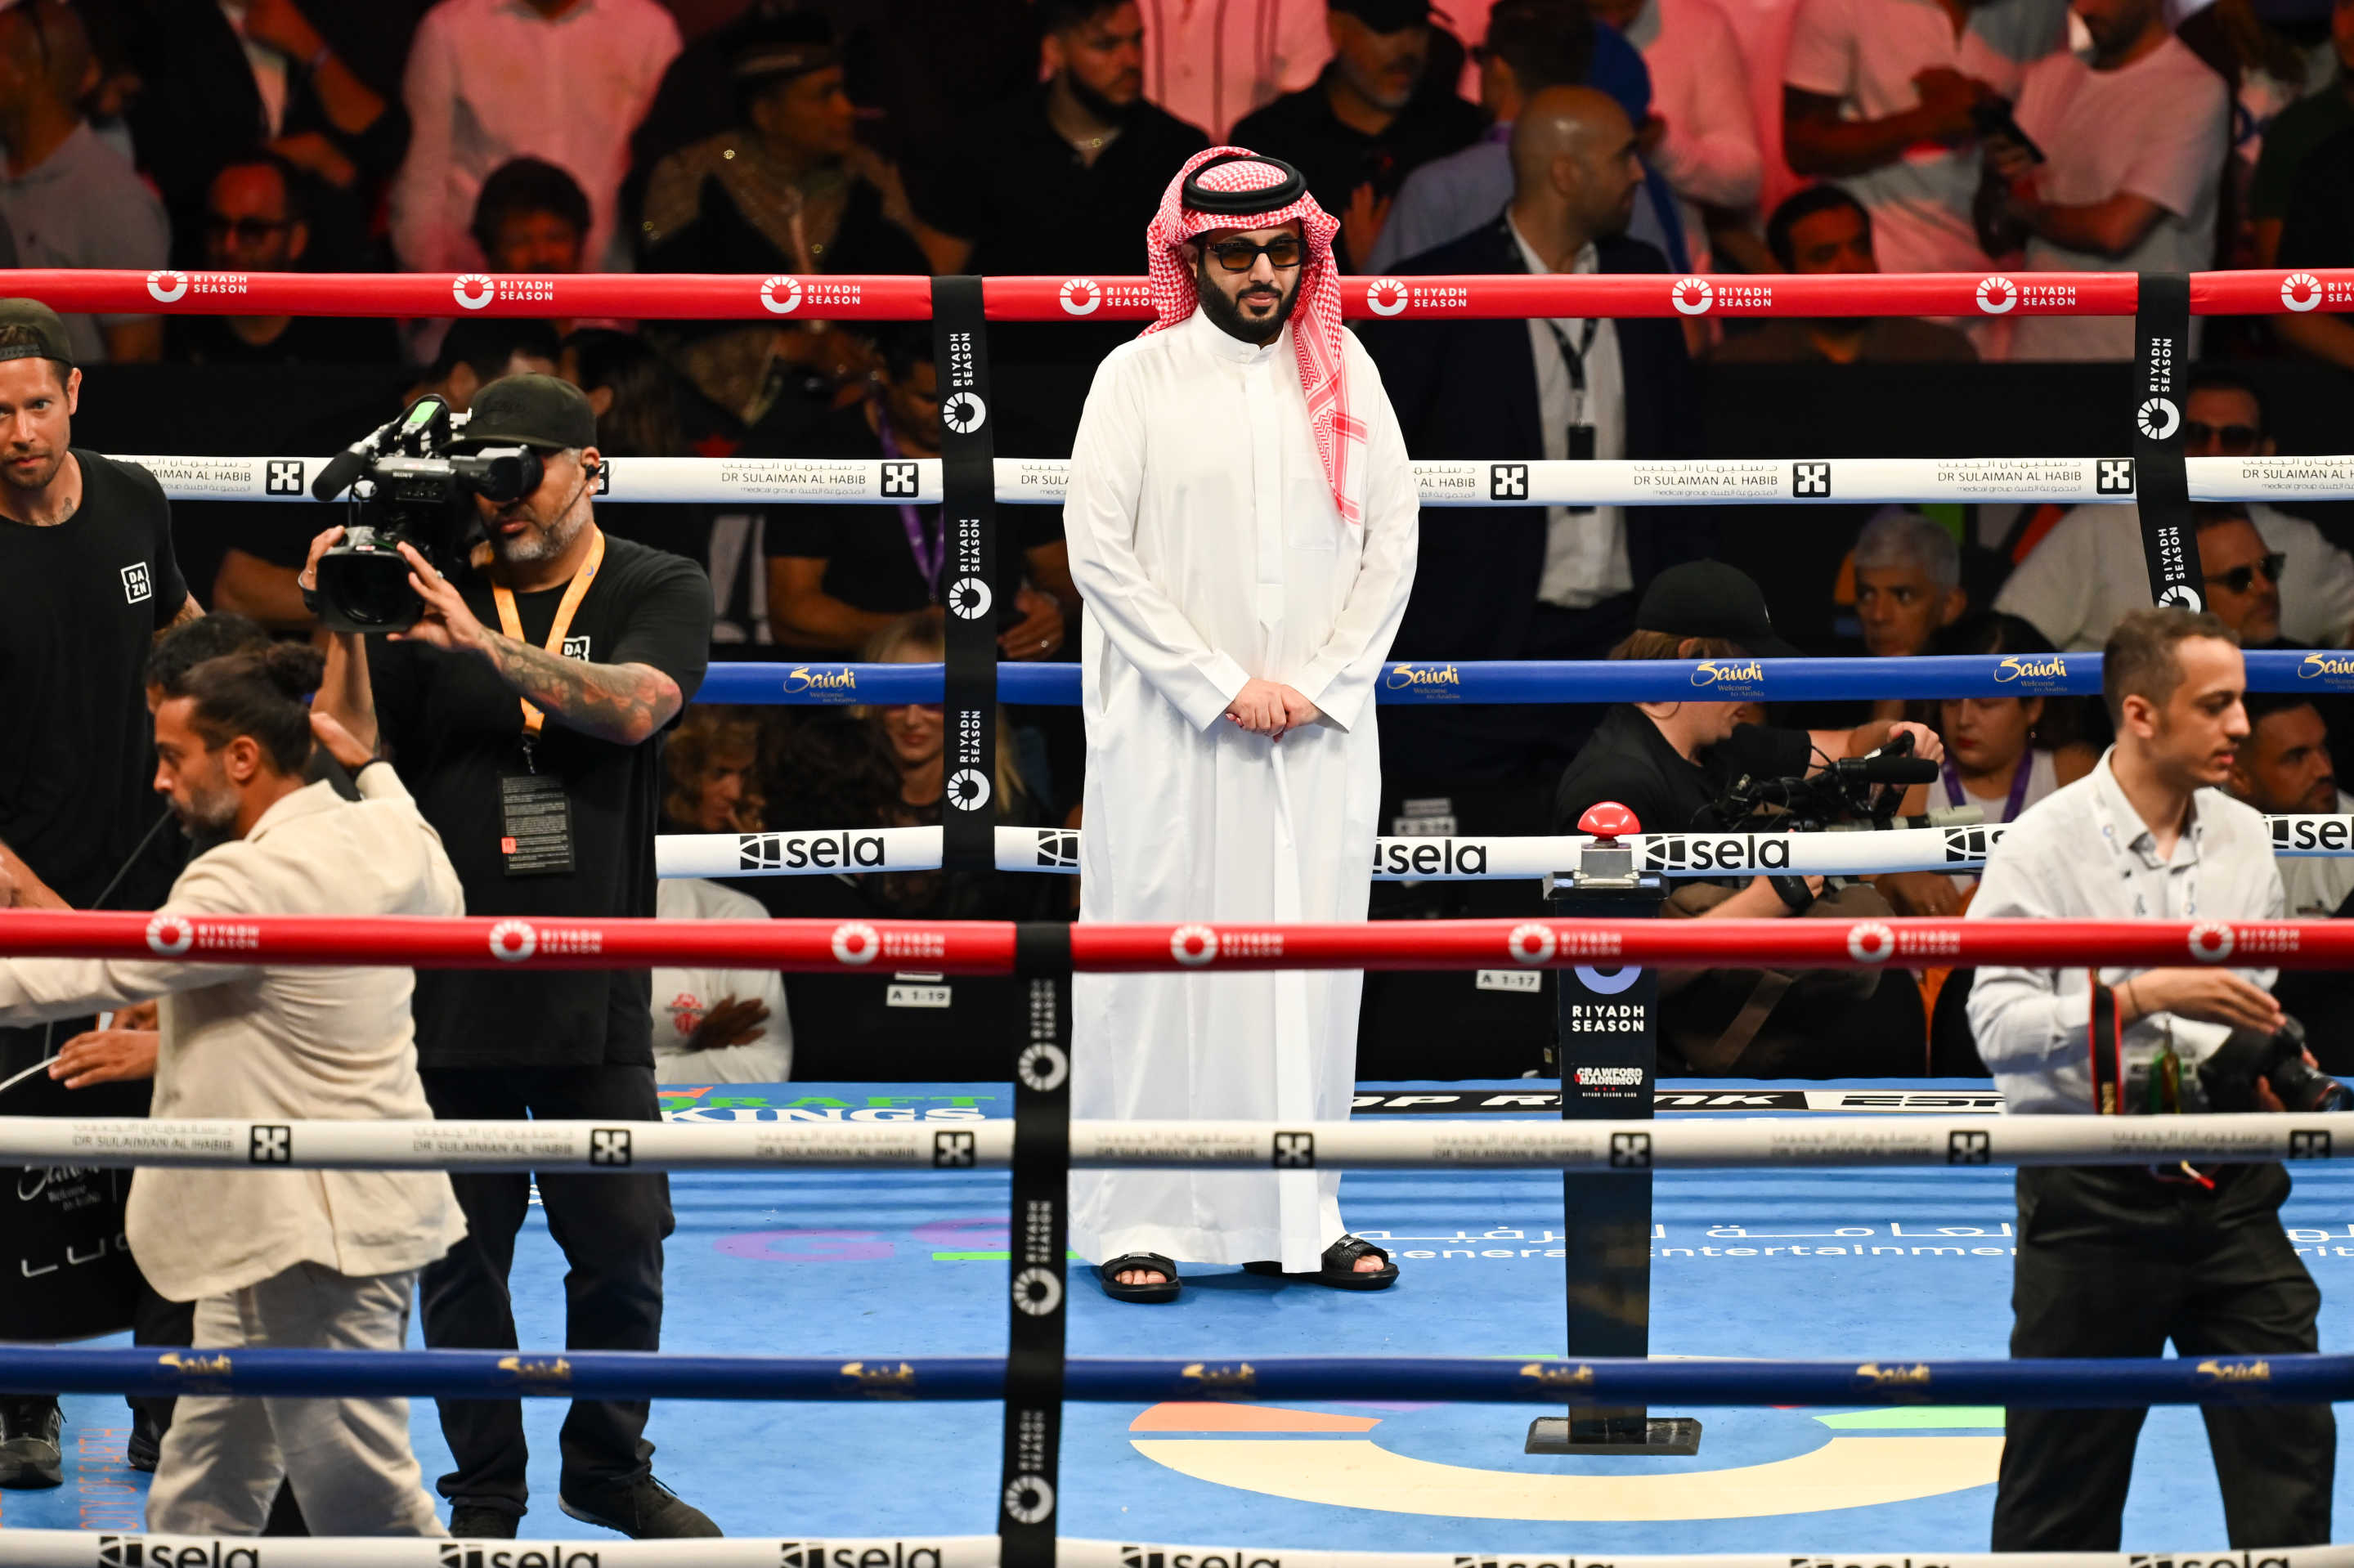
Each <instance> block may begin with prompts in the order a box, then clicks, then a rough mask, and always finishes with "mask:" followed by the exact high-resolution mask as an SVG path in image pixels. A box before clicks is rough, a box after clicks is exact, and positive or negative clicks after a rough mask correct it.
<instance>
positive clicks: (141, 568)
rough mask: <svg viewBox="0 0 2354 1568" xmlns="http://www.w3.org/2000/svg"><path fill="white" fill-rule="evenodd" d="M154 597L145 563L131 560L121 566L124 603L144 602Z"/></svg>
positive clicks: (153, 587) (152, 585)
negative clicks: (127, 564) (126, 564)
mask: <svg viewBox="0 0 2354 1568" xmlns="http://www.w3.org/2000/svg"><path fill="white" fill-rule="evenodd" d="M154 597H155V585H154V581H153V580H152V579H151V578H150V577H148V576H147V563H146V562H144V561H133V562H132V563H131V564H130V565H129V566H127V567H123V568H122V600H123V602H124V603H125V604H144V603H146V602H147V601H148V600H149V599H153V598H154Z"/></svg>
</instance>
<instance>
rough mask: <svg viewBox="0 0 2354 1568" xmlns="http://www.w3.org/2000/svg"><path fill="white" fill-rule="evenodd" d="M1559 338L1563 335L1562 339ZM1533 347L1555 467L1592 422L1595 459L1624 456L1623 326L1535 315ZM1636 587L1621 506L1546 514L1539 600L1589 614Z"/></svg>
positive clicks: (1590, 254) (1528, 254) (1524, 252)
mask: <svg viewBox="0 0 2354 1568" xmlns="http://www.w3.org/2000/svg"><path fill="white" fill-rule="evenodd" d="M1504 221H1505V224H1506V226H1507V227H1509V228H1511V231H1512V243H1513V244H1515V245H1517V246H1519V247H1520V248H1521V260H1522V261H1524V262H1526V263H1527V265H1528V269H1529V270H1530V271H1531V272H1533V273H1535V274H1537V275H1538V276H1540V277H1542V276H1543V275H1544V274H1545V273H1547V272H1550V271H1552V270H1553V263H1552V262H1551V261H1550V260H1546V259H1545V258H1544V257H1542V256H1539V255H1538V254H1537V253H1536V251H1535V250H1534V249H1532V248H1531V246H1530V244H1529V242H1528V240H1527V239H1526V238H1524V237H1523V236H1522V233H1521V229H1520V226H1519V225H1518V224H1516V223H1513V222H1512V220H1511V217H1510V216H1509V215H1507V217H1505V219H1504ZM1601 266H1602V261H1601V258H1600V256H1599V255H1598V254H1597V253H1596V250H1595V248H1594V246H1593V245H1592V244H1591V243H1588V244H1587V245H1586V247H1585V249H1582V250H1580V251H1579V252H1578V253H1577V260H1576V262H1575V265H1573V266H1572V267H1571V268H1570V270H1571V271H1573V272H1595V271H1599V270H1601ZM1589 324H1591V325H1592V327H1593V329H1594V337H1593V339H1592V341H1591V343H1590V344H1589V343H1588V342H1587V339H1586V336H1585V333H1586V328H1587V326H1588V325H1589ZM1555 332H1558V333H1559V334H1560V336H1558V337H1556V336H1555V335H1554V334H1555ZM1564 338H1566V339H1567V340H1568V342H1569V346H1570V348H1571V349H1573V350H1576V349H1578V348H1579V347H1580V345H1581V344H1583V345H1585V347H1584V352H1583V358H1584V359H1585V397H1583V398H1581V397H1578V395H1577V393H1576V391H1575V388H1574V387H1573V386H1572V383H1571V380H1570V374H1569V356H1568V355H1565V354H1564V353H1563V352H1562V340H1563V339H1564ZM1529 348H1530V351H1531V352H1532V353H1533V354H1534V355H1536V363H1537V428H1538V429H1540V430H1542V431H1543V434H1544V456H1545V457H1546V458H1548V459H1549V460H1551V461H1554V462H1559V461H1563V460H1564V459H1565V458H1567V457H1568V456H1569V427H1570V426H1571V425H1573V424H1586V425H1591V426H1593V427H1594V455H1595V457H1596V459H1597V460H1599V461H1604V462H1613V461H1617V460H1619V459H1622V458H1624V457H1625V456H1626V455H1627V376H1626V371H1625V369H1624V367H1623V366H1621V365H1620V364H1619V362H1618V328H1617V323H1615V322H1611V321H1607V320H1600V321H1596V322H1594V323H1586V322H1583V321H1572V320H1569V319H1567V318H1555V319H1553V320H1552V321H1551V322H1548V321H1547V320H1546V319H1545V318H1544V317H1542V316H1536V317H1532V318H1531V319H1530V321H1529ZM1634 588H1635V569H1634V567H1632V566H1630V565H1628V559H1627V516H1626V513H1625V511H1624V510H1623V509H1622V508H1619V507H1617V506H1596V507H1589V508H1586V509H1584V510H1572V509H1571V508H1569V507H1566V506H1548V507H1547V508H1545V558H1544V574H1543V577H1540V578H1539V579H1538V581H1537V598H1538V599H1539V600H1541V601H1542V602H1543V603H1545V604H1557V605H1560V606H1562V607H1563V608H1564V609H1586V608H1587V607H1588V606H1591V605H1596V604H1599V603H1601V602H1602V601H1603V600H1604V599H1609V598H1611V597H1613V596H1614V595H1617V594H1622V593H1632V592H1633V591H1634Z"/></svg>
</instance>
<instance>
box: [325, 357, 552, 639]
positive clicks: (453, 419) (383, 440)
mask: <svg viewBox="0 0 2354 1568" xmlns="http://www.w3.org/2000/svg"><path fill="white" fill-rule="evenodd" d="M464 418H465V416H464V415H462V414H457V415H453V414H452V413H451V411H450V405H449V404H448V403H446V402H444V401H442V399H440V397H419V399H418V400H417V401H416V402H415V403H413V404H411V405H410V406H409V407H408V411H407V412H405V413H403V414H402V415H401V416H400V417H399V418H397V419H394V420H392V421H390V422H389V423H387V424H385V425H382V426H379V427H378V428H377V429H374V430H371V431H369V432H368V433H367V434H366V435H365V436H363V437H361V438H360V439H359V440H356V441H354V442H353V443H352V444H351V445H350V446H349V447H348V448H346V449H345V450H344V451H343V452H341V453H340V454H338V455H337V456H336V457H335V458H334V461H331V462H329V463H328V464H327V466H326V467H325V468H324V469H323V470H321V471H320V473H319V477H318V478H317V479H315V480H313V482H312V483H311V494H312V495H313V498H315V499H317V500H320V501H332V500H333V499H334V497H335V496H336V495H337V494H338V493H341V492H342V491H344V490H345V488H349V490H350V491H351V494H352V520H351V522H350V523H348V524H345V529H344V536H343V537H342V538H341V539H338V540H337V541H336V542H335V543H334V546H332V547H330V548H329V549H328V551H327V552H326V554H324V555H323V556H320V557H319V569H318V587H317V588H316V589H314V590H313V594H312V595H311V599H312V608H313V610H314V611H315V612H316V613H317V615H318V617H319V623H320V624H321V625H322V626H324V627H325V628H326V629H327V630H330V631H406V630H408V628H410V627H412V626H414V625H416V624H417V619H418V617H419V615H420V614H422V613H423V612H424V608H425V606H424V601H423V600H421V599H419V598H418V597H417V590H416V589H415V588H410V587H409V586H408V577H409V565H408V559H407V558H406V557H405V556H402V555H401V553H400V546H402V545H408V546H411V547H413V548H414V549H415V550H416V551H417V553H418V554H419V555H420V556H424V557H425V558H426V560H427V561H429V562H430V563H431V564H432V566H433V568H434V570H436V571H439V572H441V573H443V574H444V575H447V574H448V573H450V572H451V570H453V569H454V568H455V567H456V566H457V564H458V563H459V562H460V561H461V560H463V559H464V558H465V556H466V553H467V551H469V550H470V549H471V548H472V546H473V545H474V543H475V541H476V540H477V539H479V538H480V537H481V536H482V520H481V518H480V517H479V516H478V515H477V514H476V511H475V507H474V500H473V498H474V497H475V496H477V495H480V496H482V497H484V498H486V499H487V500H489V501H491V502H493V503H496V504H500V505H504V504H505V503H508V502H512V501H518V500H521V499H522V498H523V497H525V496H526V495H529V494H530V493H532V492H533V491H535V490H537V489H538V488H539V482H540V478H541V472H542V470H541V465H540V457H539V453H537V452H536V451H534V450H532V449H531V448H529V447H524V446H514V447H492V448H488V449H486V450H482V451H477V452H468V453H464V454H461V455H455V456H453V455H451V453H450V450H449V449H450V443H451V439H452V437H453V434H454V432H455V429H456V428H457V426H458V425H459V424H460V423H461V422H462V421H463V419H464Z"/></svg>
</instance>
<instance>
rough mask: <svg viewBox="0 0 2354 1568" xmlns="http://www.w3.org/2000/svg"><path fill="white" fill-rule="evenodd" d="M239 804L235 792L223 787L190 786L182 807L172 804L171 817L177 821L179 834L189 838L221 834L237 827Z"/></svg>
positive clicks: (219, 785) (218, 785) (178, 803)
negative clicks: (206, 834) (207, 834)
mask: <svg viewBox="0 0 2354 1568" xmlns="http://www.w3.org/2000/svg"><path fill="white" fill-rule="evenodd" d="M242 804H243V802H242V801H241V800H239V799H238V793H237V791H236V790H235V789H231V788H229V787H228V785H227V784H217V785H204V786H199V785H191V786H190V787H189V789H188V803H187V804H186V806H183V805H181V804H180V802H179V801H178V800H174V801H173V802H172V814H173V815H174V816H175V817H177V818H179V819H180V832H182V833H184V834H186V836H187V837H189V838H195V837H196V835H197V834H199V833H225V832H228V831H229V830H230V829H231V828H233V827H235V826H237V813H238V808H239V806H240V805H242Z"/></svg>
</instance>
